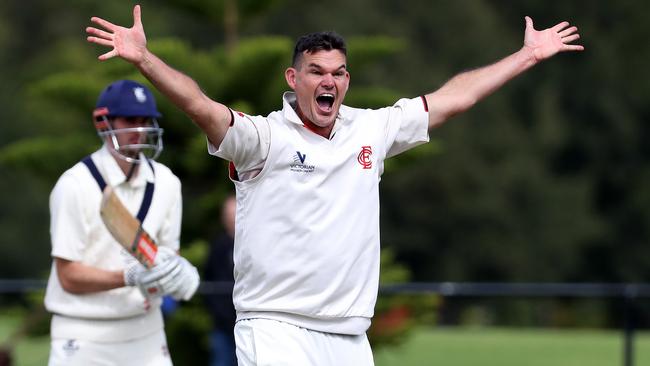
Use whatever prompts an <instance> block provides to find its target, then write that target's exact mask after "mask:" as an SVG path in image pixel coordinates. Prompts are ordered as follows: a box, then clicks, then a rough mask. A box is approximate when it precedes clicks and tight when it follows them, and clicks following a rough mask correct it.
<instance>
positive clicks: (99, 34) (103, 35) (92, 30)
mask: <svg viewBox="0 0 650 366" xmlns="http://www.w3.org/2000/svg"><path fill="white" fill-rule="evenodd" d="M86 33H88V34H92V35H93V36H97V37H101V38H104V39H113V33H108V32H105V31H103V30H101V29H97V28H95V27H87V28H86Z"/></svg>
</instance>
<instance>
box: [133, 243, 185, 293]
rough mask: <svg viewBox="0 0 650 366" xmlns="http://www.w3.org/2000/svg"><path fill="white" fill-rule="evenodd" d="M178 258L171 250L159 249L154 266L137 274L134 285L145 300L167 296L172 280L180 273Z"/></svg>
mask: <svg viewBox="0 0 650 366" xmlns="http://www.w3.org/2000/svg"><path fill="white" fill-rule="evenodd" d="M179 258H180V257H179V256H178V255H177V254H176V253H175V252H174V251H173V250H171V249H169V248H166V247H159V248H158V253H157V254H156V259H155V261H154V263H155V265H154V266H153V268H151V269H149V270H144V271H142V272H139V273H138V274H137V276H136V279H135V281H136V284H137V286H138V288H139V289H140V292H142V294H143V295H144V296H145V297H147V298H157V297H162V296H164V295H166V294H169V293H170V291H171V290H172V289H173V288H174V287H172V286H173V284H174V281H173V280H174V278H176V277H177V275H178V273H179V272H180V271H181V269H182V268H181V262H180V260H179Z"/></svg>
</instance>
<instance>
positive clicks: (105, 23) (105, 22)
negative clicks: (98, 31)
mask: <svg viewBox="0 0 650 366" xmlns="http://www.w3.org/2000/svg"><path fill="white" fill-rule="evenodd" d="M90 21H91V22H93V23H95V24H97V25H100V26H102V27H103V28H105V29H107V30H109V31H111V32H112V31H114V30H115V29H116V28H117V27H118V26H117V25H115V24H113V23H111V22H109V21H108V20H104V19H102V18H98V17H92V18H90Z"/></svg>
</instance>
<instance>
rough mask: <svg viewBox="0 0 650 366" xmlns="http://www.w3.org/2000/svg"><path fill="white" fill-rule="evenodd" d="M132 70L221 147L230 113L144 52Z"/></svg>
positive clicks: (189, 79)
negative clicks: (139, 73)
mask: <svg viewBox="0 0 650 366" xmlns="http://www.w3.org/2000/svg"><path fill="white" fill-rule="evenodd" d="M135 66H136V67H137V68H138V70H140V72H141V73H142V74H143V75H144V76H145V77H146V78H147V79H148V80H149V81H150V82H151V83H152V84H153V85H154V86H155V87H156V89H158V90H159V91H160V92H161V93H162V94H164V95H165V96H166V97H167V98H168V99H169V100H170V101H171V102H172V103H173V104H174V105H176V106H177V107H178V108H179V109H181V110H182V111H183V112H185V113H186V114H187V115H188V116H189V117H190V119H192V121H193V122H194V123H195V124H196V125H197V126H198V127H199V128H201V130H203V132H205V134H206V135H207V136H208V138H209V139H210V141H212V142H213V143H214V144H215V145H217V146H218V144H220V143H221V140H222V139H223V136H224V135H225V133H226V131H227V129H228V125H229V123H230V111H229V110H228V108H227V107H226V106H224V105H223V104H220V103H217V102H215V101H213V100H211V99H210V98H208V97H207V96H206V95H205V93H203V91H202V90H201V88H200V87H199V85H198V84H197V83H196V82H195V81H194V80H193V79H192V78H190V77H189V76H187V75H185V74H183V73H182V72H180V71H178V70H175V69H174V68H172V67H170V66H169V65H167V64H166V63H165V62H163V61H162V60H161V59H160V58H158V57H157V56H156V55H154V54H153V53H151V52H149V51H147V52H146V53H145V55H144V57H143V59H142V61H141V62H139V63H136V64H135Z"/></svg>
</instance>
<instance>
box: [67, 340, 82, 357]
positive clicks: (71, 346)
mask: <svg viewBox="0 0 650 366" xmlns="http://www.w3.org/2000/svg"><path fill="white" fill-rule="evenodd" d="M78 350H79V344H78V343H77V341H76V340H75V339H68V340H67V341H66V342H65V343H64V344H63V352H64V353H65V354H66V355H67V356H68V357H70V356H72V355H73V354H75V352H77V351H78Z"/></svg>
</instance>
